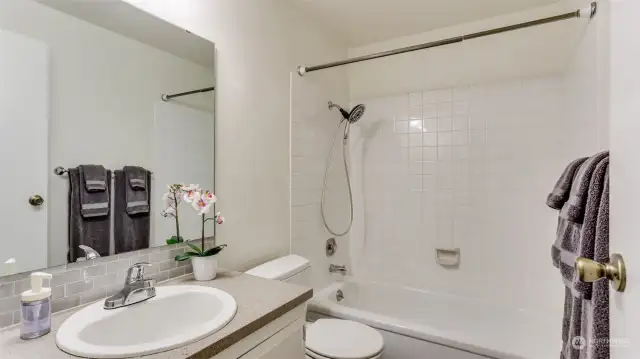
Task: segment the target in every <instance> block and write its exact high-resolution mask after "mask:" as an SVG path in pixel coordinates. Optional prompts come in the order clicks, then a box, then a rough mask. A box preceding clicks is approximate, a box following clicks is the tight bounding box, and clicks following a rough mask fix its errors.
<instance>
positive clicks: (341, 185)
mask: <svg viewBox="0 0 640 359" xmlns="http://www.w3.org/2000/svg"><path fill="white" fill-rule="evenodd" d="M343 71H344V70H342V69H337V70H332V71H327V72H324V73H323V74H319V75H310V76H305V77H300V76H298V75H295V76H293V78H292V83H291V90H292V91H291V106H292V108H291V253H294V254H298V255H300V256H302V257H305V258H307V259H309V260H310V261H311V265H312V274H313V282H312V283H311V285H312V286H313V287H314V288H316V289H319V288H322V287H324V286H325V285H327V284H329V283H330V282H331V280H332V277H331V274H330V273H329V264H341V265H346V266H347V267H348V268H349V269H350V261H349V236H348V235H347V236H343V237H339V238H336V240H337V242H338V251H337V253H336V254H335V255H334V256H333V257H327V256H326V254H325V243H326V241H327V239H328V238H330V237H333V235H331V234H330V233H329V232H328V231H327V230H326V229H325V228H324V225H323V223H322V217H321V215H320V197H321V193H322V185H323V177H324V172H325V168H326V160H327V155H328V154H329V149H330V148H331V141H332V139H333V137H334V135H335V134H336V131H337V126H338V123H339V122H340V119H341V116H340V114H339V112H338V111H337V110H333V111H330V110H329V108H328V102H329V101H332V102H334V103H336V104H339V105H340V106H343V107H345V108H346V107H347V106H348V93H347V91H348V84H347V79H346V76H345V74H344V72H343ZM336 141H337V142H336V146H335V148H334V151H333V164H332V166H331V167H330V170H329V176H328V182H327V185H328V192H327V198H326V214H327V220H328V222H329V224H330V225H332V228H334V227H335V230H336V231H343V230H345V229H346V228H347V225H348V224H349V221H348V219H349V201H348V192H347V190H346V182H345V180H346V179H345V176H344V168H343V167H342V166H343V165H342V135H339V136H338V139H337V140H336Z"/></svg>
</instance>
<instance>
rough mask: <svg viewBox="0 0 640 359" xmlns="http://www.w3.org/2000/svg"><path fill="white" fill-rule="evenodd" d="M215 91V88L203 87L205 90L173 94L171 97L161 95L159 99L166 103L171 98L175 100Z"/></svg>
mask: <svg viewBox="0 0 640 359" xmlns="http://www.w3.org/2000/svg"><path fill="white" fill-rule="evenodd" d="M215 89H216V88H215V87H213V86H211V87H205V88H202V89H197V90H193V91H187V92H181V93H176V94H173V95H165V94H162V96H160V97H161V98H162V101H165V102H166V101H169V100H171V99H172V98H175V97H180V96H187V95H193V94H194V93H200V92H209V91H213V90H215Z"/></svg>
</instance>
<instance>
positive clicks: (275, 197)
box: [132, 0, 347, 269]
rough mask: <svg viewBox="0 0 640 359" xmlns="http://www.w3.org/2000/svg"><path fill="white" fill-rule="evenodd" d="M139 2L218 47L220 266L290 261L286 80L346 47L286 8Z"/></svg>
mask: <svg viewBox="0 0 640 359" xmlns="http://www.w3.org/2000/svg"><path fill="white" fill-rule="evenodd" d="M132 2H133V1H132ZM135 3H136V5H137V6H140V7H141V8H143V9H145V10H147V11H149V12H151V13H153V14H156V15H157V16H160V17H162V18H164V19H166V20H168V21H170V22H172V23H174V24H176V25H178V26H181V27H183V28H185V29H187V30H189V31H192V32H193V33H195V34H198V35H200V36H203V37H205V38H207V39H209V40H211V41H213V42H215V43H216V49H217V58H216V85H217V89H218V90H217V91H216V107H217V108H216V126H217V127H216V134H217V136H216V194H217V195H218V198H219V201H218V203H217V210H219V211H222V212H223V213H224V214H225V216H226V219H227V222H225V224H224V225H222V226H218V241H219V243H227V244H229V248H227V249H226V250H225V251H224V252H223V254H222V255H221V265H223V266H226V267H231V268H234V269H245V268H248V267H250V266H253V265H256V264H258V263H261V262H263V261H266V260H269V259H273V258H275V257H277V256H282V255H285V254H288V253H289V251H290V241H289V239H290V230H291V228H290V224H291V220H290V212H291V211H290V198H291V195H290V187H291V183H290V160H289V159H290V139H289V129H290V112H289V111H290V106H289V101H290V73H291V72H292V71H295V69H296V68H297V66H298V65H300V64H305V63H317V62H319V63H321V62H326V61H331V60H335V59H341V58H344V57H346V54H347V49H346V46H345V45H343V44H341V41H340V39H339V38H337V37H331V36H329V35H328V34H327V33H326V32H325V31H324V29H322V28H320V27H318V26H316V24H315V22H314V21H313V19H310V18H309V17H308V16H305V15H303V14H302V13H301V12H300V11H298V10H297V9H295V8H293V7H292V5H291V4H288V3H287V2H283V1H278V0H262V1H251V0H234V1H228V0H153V1H151V0H147V1H142V2H140V1H135ZM296 76H297V75H296Z"/></svg>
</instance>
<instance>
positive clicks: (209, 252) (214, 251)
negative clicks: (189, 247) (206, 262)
mask: <svg viewBox="0 0 640 359" xmlns="http://www.w3.org/2000/svg"><path fill="white" fill-rule="evenodd" d="M226 246H227V245H226V244H222V245H219V246H216V247H213V248H209V249H207V250H206V251H205V252H204V253H203V254H202V256H203V257H210V256H215V255H216V254H218V253H220V251H222V250H223V249H224V248H225V247H226Z"/></svg>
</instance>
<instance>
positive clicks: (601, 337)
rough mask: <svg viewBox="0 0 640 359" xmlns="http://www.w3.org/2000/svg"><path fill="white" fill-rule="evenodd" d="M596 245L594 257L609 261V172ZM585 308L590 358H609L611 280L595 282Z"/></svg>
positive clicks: (603, 279) (602, 261)
mask: <svg viewBox="0 0 640 359" xmlns="http://www.w3.org/2000/svg"><path fill="white" fill-rule="evenodd" d="M595 242H596V245H595V250H594V257H593V259H594V260H595V261H596V262H600V263H606V262H608V261H609V172H608V171H607V173H606V175H605V184H604V190H603V192H602V199H601V200H600V213H599V214H598V223H597V225H596V240H595ZM586 304H587V305H585V308H584V309H583V310H584V311H585V312H586V315H587V321H588V322H589V323H591V326H590V328H587V329H590V335H589V338H590V343H591V347H590V350H589V355H588V358H589V359H609V356H610V352H609V345H608V342H607V340H606V339H609V280H607V279H606V278H602V279H599V280H597V281H596V282H595V283H593V294H592V295H591V301H589V302H586Z"/></svg>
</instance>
